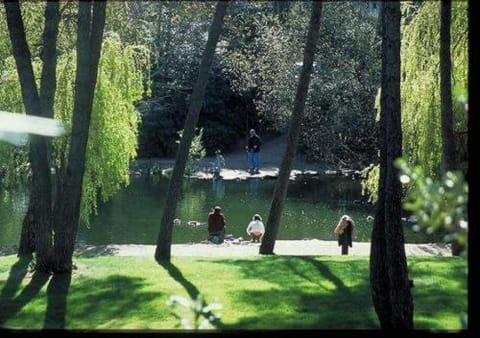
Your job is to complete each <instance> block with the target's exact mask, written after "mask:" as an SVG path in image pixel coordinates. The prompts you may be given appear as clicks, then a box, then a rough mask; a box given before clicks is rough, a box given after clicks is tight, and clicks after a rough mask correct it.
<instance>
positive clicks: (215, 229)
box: [208, 206, 226, 244]
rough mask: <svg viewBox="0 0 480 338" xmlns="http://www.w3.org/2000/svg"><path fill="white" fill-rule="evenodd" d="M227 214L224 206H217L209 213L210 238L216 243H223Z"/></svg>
mask: <svg viewBox="0 0 480 338" xmlns="http://www.w3.org/2000/svg"><path fill="white" fill-rule="evenodd" d="M225 227H226V222H225V216H224V215H223V213H222V208H220V207H219V206H216V207H215V208H213V209H212V210H211V211H210V213H209V214H208V240H209V241H210V242H212V243H215V244H221V243H223V240H224V238H225Z"/></svg>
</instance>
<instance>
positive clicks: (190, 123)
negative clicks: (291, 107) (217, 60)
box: [155, 1, 228, 262]
mask: <svg viewBox="0 0 480 338" xmlns="http://www.w3.org/2000/svg"><path fill="white" fill-rule="evenodd" d="M227 6H228V1H218V2H217V5H216V9H215V15H214V17H213V21H212V25H211V26H210V30H209V32H208V40H207V44H206V46H205V50H204V51H203V56H202V61H201V63H200V68H199V72H198V78H197V82H196V83H195V86H194V87H193V92H192V96H191V99H190V106H189V108H188V113H187V117H186V120H185V126H184V129H183V135H182V139H181V141H180V146H179V148H178V151H177V156H176V160H175V167H174V168H173V173H172V177H171V178H170V184H169V186H168V192H167V198H166V201H165V206H164V209H163V216H162V220H161V222H160V231H159V233H158V238H157V247H156V249H155V259H156V260H157V261H158V262H160V261H163V260H167V261H168V260H170V257H171V245H172V227H173V219H174V218H175V213H176V211H177V203H178V199H179V196H180V189H181V185H182V180H183V176H184V174H185V166H186V163H187V160H188V152H189V150H190V146H191V144H192V140H193V138H194V137H195V129H196V127H197V123H198V118H199V115H200V110H201V109H202V105H203V102H204V95H205V88H206V86H207V81H208V77H209V72H210V66H211V64H212V61H213V56H214V54H215V49H216V47H217V42H218V39H219V37H220V34H221V32H222V28H223V18H224V16H225V13H226V10H227Z"/></svg>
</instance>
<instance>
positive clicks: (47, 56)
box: [18, 1, 60, 256]
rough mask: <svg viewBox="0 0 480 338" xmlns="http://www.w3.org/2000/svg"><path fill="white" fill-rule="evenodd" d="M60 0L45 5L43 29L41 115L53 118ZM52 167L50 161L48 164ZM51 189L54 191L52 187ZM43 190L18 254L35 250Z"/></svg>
mask: <svg viewBox="0 0 480 338" xmlns="http://www.w3.org/2000/svg"><path fill="white" fill-rule="evenodd" d="M59 6H60V4H59V2H56V1H49V2H47V4H46V7H45V26H44V31H43V53H42V59H43V65H42V77H41V80H40V81H41V82H40V107H41V116H43V117H49V118H53V115H54V114H53V104H54V98H55V89H56V66H57V51H56V46H57V36H58V23H59V20H60V11H59ZM45 140H46V142H47V161H49V160H50V151H49V148H50V140H49V139H45ZM48 167H49V168H50V167H51V165H50V163H49V164H48ZM50 191H52V190H51V189H50ZM39 194H41V192H33V187H32V192H31V193H30V199H29V205H28V210H27V213H26V214H25V217H24V219H23V223H22V232H21V236H20V245H19V249H18V255H19V256H21V255H27V254H32V253H33V252H34V251H35V235H34V221H35V219H38V217H37V216H35V215H34V213H33V206H34V205H35V204H36V203H38V202H35V196H38V195H39Z"/></svg>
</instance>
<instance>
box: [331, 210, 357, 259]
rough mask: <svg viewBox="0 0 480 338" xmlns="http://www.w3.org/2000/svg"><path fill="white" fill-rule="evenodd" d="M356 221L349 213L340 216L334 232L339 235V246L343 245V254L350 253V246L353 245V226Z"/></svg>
mask: <svg viewBox="0 0 480 338" xmlns="http://www.w3.org/2000/svg"><path fill="white" fill-rule="evenodd" d="M354 226H355V223H354V222H353V219H352V218H351V217H350V216H348V215H343V216H342V217H341V218H340V221H339V222H338V224H337V226H336V227H335V230H333V232H334V233H335V234H337V235H338V246H341V247H342V255H348V247H352V237H353V227H354Z"/></svg>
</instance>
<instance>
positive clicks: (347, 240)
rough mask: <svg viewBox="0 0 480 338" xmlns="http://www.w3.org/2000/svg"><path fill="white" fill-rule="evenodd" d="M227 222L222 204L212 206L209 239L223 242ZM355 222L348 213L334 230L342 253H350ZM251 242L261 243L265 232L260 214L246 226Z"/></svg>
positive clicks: (209, 219)
mask: <svg viewBox="0 0 480 338" xmlns="http://www.w3.org/2000/svg"><path fill="white" fill-rule="evenodd" d="M226 226H227V222H226V219H225V215H224V214H223V212H222V208H221V207H220V206H216V207H214V208H212V210H211V211H210V212H209V214H208V241H209V242H211V243H214V244H221V243H223V241H224V239H225V228H226ZM354 226H355V222H354V221H353V219H352V218H351V217H350V216H348V215H343V216H342V217H341V218H340V220H339V222H338V224H337V226H336V227H335V229H334V230H333V232H334V233H335V234H336V235H338V245H339V246H341V247H342V249H341V253H342V255H348V248H349V247H352V238H353V229H354ZM246 232H247V234H248V235H249V236H250V240H251V242H253V243H255V242H257V243H260V242H261V240H262V238H263V235H264V234H265V225H264V224H263V221H262V217H261V216H260V215H259V214H255V215H253V217H252V219H251V220H250V222H249V223H248V225H247V228H246Z"/></svg>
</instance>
